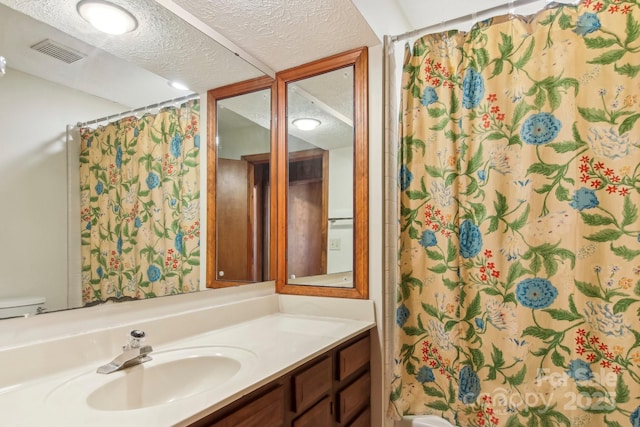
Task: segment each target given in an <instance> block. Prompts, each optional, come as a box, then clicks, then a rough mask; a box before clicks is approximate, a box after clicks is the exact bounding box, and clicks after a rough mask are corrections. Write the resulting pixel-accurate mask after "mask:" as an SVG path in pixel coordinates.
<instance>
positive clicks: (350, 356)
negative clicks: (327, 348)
mask: <svg viewBox="0 0 640 427" xmlns="http://www.w3.org/2000/svg"><path fill="white" fill-rule="evenodd" d="M370 346H371V340H370V338H369V335H367V336H366V337H364V338H362V339H361V340H359V341H356V342H355V343H353V344H351V345H350V346H348V347H346V348H344V349H342V350H340V351H339V352H338V381H342V380H344V379H345V378H347V377H348V376H349V375H351V374H353V373H354V372H356V371H357V370H358V369H360V368H362V367H363V366H365V365H367V364H369V359H370V354H371V349H370Z"/></svg>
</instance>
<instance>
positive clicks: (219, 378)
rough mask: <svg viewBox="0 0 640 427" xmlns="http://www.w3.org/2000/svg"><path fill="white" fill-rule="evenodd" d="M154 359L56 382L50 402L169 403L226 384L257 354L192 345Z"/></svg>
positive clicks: (100, 405) (114, 406) (121, 406)
mask: <svg viewBox="0 0 640 427" xmlns="http://www.w3.org/2000/svg"><path fill="white" fill-rule="evenodd" d="M151 357H152V358H153V360H151V361H148V362H145V363H143V364H140V365H136V366H132V367H130V368H127V369H125V370H122V371H117V372H114V373H112V374H108V375H104V374H98V373H95V371H92V372H87V373H84V374H81V375H79V376H76V377H75V378H72V379H70V380H68V381H66V382H64V383H62V384H61V385H60V386H58V387H56V388H55V389H54V390H53V391H52V392H51V393H49V395H48V396H47V403H48V404H52V405H56V406H58V405H65V406H67V405H68V406H71V404H84V405H86V406H88V407H89V408H91V409H94V410H99V411H127V410H136V409H143V408H148V407H152V406H157V405H164V404H168V403H171V402H174V401H177V400H181V399H185V398H188V397H191V396H194V395H196V394H199V393H202V392H205V391H207V390H212V389H215V388H219V387H221V386H223V385H225V384H226V383H227V382H228V381H230V380H231V379H233V378H235V377H236V376H238V375H239V374H240V373H241V372H246V371H248V370H250V369H251V366H252V365H253V364H252V363H251V362H253V361H255V359H256V356H255V355H254V354H253V353H251V352H249V351H246V350H243V349H240V348H235V347H217V346H216V347H190V348H181V349H175V350H168V351H162V352H154V353H151Z"/></svg>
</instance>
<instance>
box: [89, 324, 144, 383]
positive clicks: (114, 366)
mask: <svg viewBox="0 0 640 427" xmlns="http://www.w3.org/2000/svg"><path fill="white" fill-rule="evenodd" d="M144 337H145V333H144V331H141V330H139V329H134V330H133V331H131V332H130V333H129V343H128V344H127V345H125V346H122V354H120V355H119V356H117V357H116V358H115V359H113V360H112V361H111V362H109V363H107V364H106V365H102V366H100V367H99V368H98V370H97V371H96V372H98V373H99V374H110V373H112V372H115V371H119V370H121V369H125V368H128V367H129V366H134V365H138V364H140V363H144V362H147V361H149V360H151V357H150V356H149V353H151V352H152V351H153V348H151V346H150V345H142V343H143V342H144Z"/></svg>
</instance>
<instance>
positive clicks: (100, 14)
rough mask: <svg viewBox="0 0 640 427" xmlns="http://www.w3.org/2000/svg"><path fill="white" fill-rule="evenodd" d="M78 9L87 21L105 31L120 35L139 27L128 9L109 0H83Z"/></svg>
mask: <svg viewBox="0 0 640 427" xmlns="http://www.w3.org/2000/svg"><path fill="white" fill-rule="evenodd" d="M77 9H78V13H79V14H80V16H82V18H84V20H85V21H87V22H88V23H90V24H91V25H93V26H94V27H95V28H96V29H98V30H100V31H102V32H103V33H107V34H112V35H120V34H124V33H128V32H130V31H133V30H135V29H136V28H137V27H138V21H136V18H135V17H134V16H133V15H132V14H131V13H130V12H129V11H128V10H126V9H124V8H122V7H120V6H118V5H115V4H113V3H109V2H108V1H104V0H82V1H81V2H80V3H78V6H77Z"/></svg>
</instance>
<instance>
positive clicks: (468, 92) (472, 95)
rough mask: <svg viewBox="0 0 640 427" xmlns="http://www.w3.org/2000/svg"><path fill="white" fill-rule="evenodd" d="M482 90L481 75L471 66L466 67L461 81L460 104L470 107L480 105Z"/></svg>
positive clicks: (482, 95) (482, 80) (482, 81)
mask: <svg viewBox="0 0 640 427" xmlns="http://www.w3.org/2000/svg"><path fill="white" fill-rule="evenodd" d="M484 91H485V88H484V79H483V78H482V75H481V74H480V73H478V72H477V71H476V70H474V69H473V68H468V69H467V72H466V73H465V76H464V80H463V82H462V106H463V107H464V108H468V109H472V108H475V107H477V106H478V105H480V102H481V101H482V98H483V97H484Z"/></svg>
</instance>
